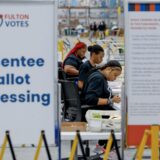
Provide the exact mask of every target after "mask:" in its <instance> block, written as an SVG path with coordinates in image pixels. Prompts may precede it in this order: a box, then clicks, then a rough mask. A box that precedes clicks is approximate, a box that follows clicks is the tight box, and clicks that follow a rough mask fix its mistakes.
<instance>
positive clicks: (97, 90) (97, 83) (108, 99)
mask: <svg viewBox="0 0 160 160" xmlns="http://www.w3.org/2000/svg"><path fill="white" fill-rule="evenodd" d="M121 72H122V67H121V65H120V63H119V62H118V61H116V60H111V61H109V62H107V63H106V64H105V65H103V66H102V67H99V68H97V69H95V71H94V72H92V73H91V74H90V75H89V76H88V78H87V80H86V81H85V84H84V87H83V90H82V93H81V100H82V103H83V104H86V105H94V107H92V108H87V109H82V115H83V117H82V121H85V113H86V111H87V110H88V109H95V110H114V109H113V108H112V106H113V103H114V102H115V103H119V102H120V101H121V99H120V97H119V96H113V95H112V90H111V89H110V87H109V85H108V81H114V80H116V78H117V77H118V76H119V75H120V74H121Z"/></svg>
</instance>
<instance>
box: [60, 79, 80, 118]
mask: <svg viewBox="0 0 160 160" xmlns="http://www.w3.org/2000/svg"><path fill="white" fill-rule="evenodd" d="M61 85H62V92H63V94H64V119H67V121H81V116H82V113H81V101H80V96H79V93H78V92H79V91H78V87H77V84H76V83H75V82H73V81H62V82H61Z"/></svg>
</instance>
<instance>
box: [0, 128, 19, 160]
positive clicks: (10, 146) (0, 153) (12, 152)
mask: <svg viewBox="0 0 160 160" xmlns="http://www.w3.org/2000/svg"><path fill="white" fill-rule="evenodd" d="M7 142H8V144H9V148H10V151H11V155H12V159H13V160H16V156H15V153H14V149H13V146H12V142H11V138H10V135H9V131H6V135H5V137H4V141H3V144H2V149H1V152H0V160H3V156H4V153H5V149H6V146H7Z"/></svg>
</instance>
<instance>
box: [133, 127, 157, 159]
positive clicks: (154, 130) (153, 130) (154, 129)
mask: <svg viewBox="0 0 160 160" xmlns="http://www.w3.org/2000/svg"><path fill="white" fill-rule="evenodd" d="M149 135H150V136H151V160H156V159H159V140H158V137H159V126H158V125H152V126H151V130H145V132H144V135H143V138H142V140H141V143H140V145H139V147H138V150H137V153H136V159H137V160H141V159H142V155H143V151H144V147H145V144H146V143H147V140H148V137H149Z"/></svg>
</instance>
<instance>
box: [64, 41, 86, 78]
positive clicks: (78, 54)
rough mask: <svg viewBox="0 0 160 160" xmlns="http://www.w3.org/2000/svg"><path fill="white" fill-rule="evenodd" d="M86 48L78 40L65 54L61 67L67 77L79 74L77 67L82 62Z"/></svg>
mask: <svg viewBox="0 0 160 160" xmlns="http://www.w3.org/2000/svg"><path fill="white" fill-rule="evenodd" d="M86 50H87V46H86V44H85V43H83V42H78V43H77V44H76V45H75V46H74V48H73V49H72V50H71V51H70V52H69V53H68V54H67V56H66V58H65V60H64V62H63V68H64V72H65V73H66V75H67V78H71V77H78V76H79V68H80V66H81V64H82V63H83V62H82V60H83V59H84V58H85V54H86Z"/></svg>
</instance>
